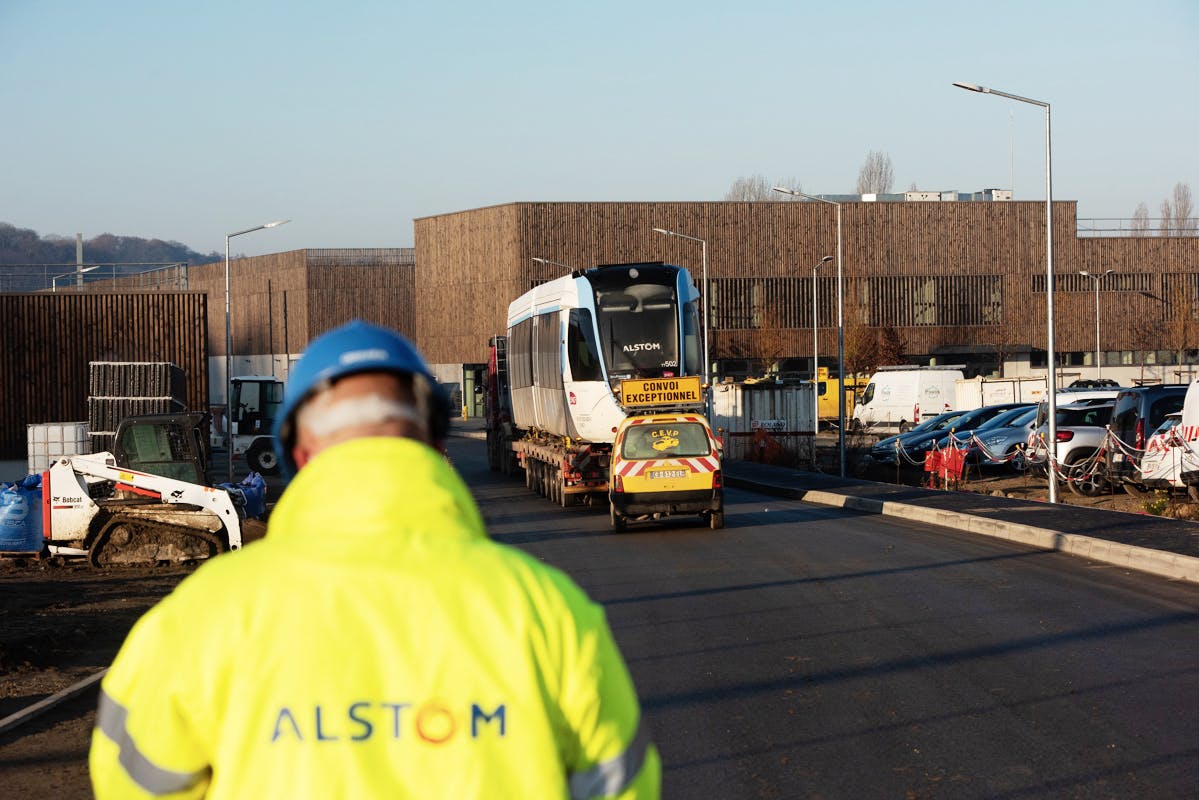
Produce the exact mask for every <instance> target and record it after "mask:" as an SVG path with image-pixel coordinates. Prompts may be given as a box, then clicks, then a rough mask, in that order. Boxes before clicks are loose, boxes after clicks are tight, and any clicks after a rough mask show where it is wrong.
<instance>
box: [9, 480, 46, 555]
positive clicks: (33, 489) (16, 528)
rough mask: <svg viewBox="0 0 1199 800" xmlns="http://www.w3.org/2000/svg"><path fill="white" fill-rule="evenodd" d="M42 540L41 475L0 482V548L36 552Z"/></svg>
mask: <svg viewBox="0 0 1199 800" xmlns="http://www.w3.org/2000/svg"><path fill="white" fill-rule="evenodd" d="M43 546H44V542H43V541H42V476H41V475H30V476H29V477H27V478H25V479H24V480H22V481H20V482H18V483H0V551H2V552H5V553H40V552H41V551H42V547H43Z"/></svg>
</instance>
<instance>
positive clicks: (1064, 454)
mask: <svg viewBox="0 0 1199 800" xmlns="http://www.w3.org/2000/svg"><path fill="white" fill-rule="evenodd" d="M1113 405H1114V404H1113V403H1102V404H1099V405H1086V404H1083V403H1076V404H1074V405H1067V406H1058V408H1057V442H1056V444H1055V447H1054V461H1055V462H1056V465H1057V469H1056V472H1057V478H1058V480H1059V481H1064V482H1065V483H1067V484H1068V485H1069V487H1070V490H1071V491H1073V492H1075V493H1076V494H1081V495H1086V496H1087V497H1094V496H1095V495H1098V494H1102V493H1103V491H1104V490H1105V489H1106V488H1107V478H1106V477H1105V472H1106V470H1105V469H1104V466H1105V464H1104V463H1103V459H1097V458H1096V454H1097V453H1099V451H1100V449H1101V448H1103V447H1104V445H1105V443H1106V441H1107V437H1108V430H1107V424H1108V422H1109V421H1111V418H1112V407H1113ZM1039 416H1040V415H1039ZM1048 436H1049V424H1048V422H1046V423H1043V424H1041V425H1039V426H1037V428H1036V429H1035V430H1034V431H1033V432H1032V435H1031V436H1029V439H1028V454H1029V459H1028V460H1029V462H1030V463H1032V464H1038V465H1041V466H1042V467H1043V468H1045V469H1048V466H1047V465H1046V462H1047V460H1048V449H1049V448H1048V446H1047V444H1046V441H1045V440H1046V439H1047V438H1048Z"/></svg>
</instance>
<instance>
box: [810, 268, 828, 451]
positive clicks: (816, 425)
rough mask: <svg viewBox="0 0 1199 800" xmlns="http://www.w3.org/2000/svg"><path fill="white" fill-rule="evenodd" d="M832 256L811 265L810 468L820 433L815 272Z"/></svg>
mask: <svg viewBox="0 0 1199 800" xmlns="http://www.w3.org/2000/svg"><path fill="white" fill-rule="evenodd" d="M832 260H833V257H832V256H825V257H824V258H822V259H820V260H819V261H817V262H816V263H815V264H813V265H812V467H813V469H814V468H815V467H816V434H818V433H820V368H819V366H818V360H819V356H818V353H819V349H818V348H819V345H818V343H817V338H816V332H817V328H818V327H819V326H818V325H817V320H818V316H817V314H818V312H817V306H816V271H817V270H819V269H820V265H821V264H827V263H828V262H830V261H832Z"/></svg>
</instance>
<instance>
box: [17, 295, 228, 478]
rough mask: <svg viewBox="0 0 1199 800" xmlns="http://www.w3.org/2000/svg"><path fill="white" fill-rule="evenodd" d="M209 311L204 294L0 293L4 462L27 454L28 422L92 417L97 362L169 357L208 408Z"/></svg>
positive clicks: (193, 398)
mask: <svg viewBox="0 0 1199 800" xmlns="http://www.w3.org/2000/svg"><path fill="white" fill-rule="evenodd" d="M208 313H209V305H208V296H207V295H206V294H205V293H203V292H119V293H114V292H90V291H89V292H58V293H51V292H43V293H37V294H0V341H2V342H3V344H4V346H3V347H2V348H0V460H8V459H20V458H24V457H25V453H26V440H27V436H26V431H27V428H26V426H27V425H30V424H38V423H43V422H83V421H86V420H87V419H88V404H87V399H88V364H89V363H91V362H93V361H169V362H171V363H173V364H175V365H176V366H178V367H180V368H181V369H182V370H183V372H184V374H185V375H186V378H187V392H186V398H187V404H188V407H189V408H192V409H202V410H207V408H208V389H209V381H208V368H207V361H208V349H207V342H206V336H207V333H208Z"/></svg>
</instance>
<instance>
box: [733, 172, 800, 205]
mask: <svg viewBox="0 0 1199 800" xmlns="http://www.w3.org/2000/svg"><path fill="white" fill-rule="evenodd" d="M775 186H782V187H783V188H784V189H791V190H793V191H796V192H800V191H803V189H802V188H801V187H800V184H799V181H798V180H796V179H795V178H787V179H786V180H777V181H768V180H766V176H765V175H761V174H758V175H750V176H749V177H748V178H747V177H745V176H742V177H740V178H738V179H737V180H735V181H733V185H732V186H730V187H729V190H728V191H727V192H725V195H724V199H725V200H740V201H753V202H759V201H763V200H800V199H801V198H799V197H796V196H794V195H790V194H783V193H782V192H776V191H774V187H775Z"/></svg>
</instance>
